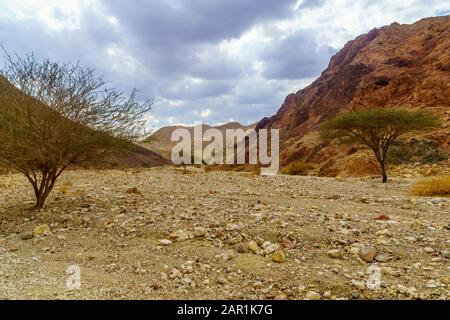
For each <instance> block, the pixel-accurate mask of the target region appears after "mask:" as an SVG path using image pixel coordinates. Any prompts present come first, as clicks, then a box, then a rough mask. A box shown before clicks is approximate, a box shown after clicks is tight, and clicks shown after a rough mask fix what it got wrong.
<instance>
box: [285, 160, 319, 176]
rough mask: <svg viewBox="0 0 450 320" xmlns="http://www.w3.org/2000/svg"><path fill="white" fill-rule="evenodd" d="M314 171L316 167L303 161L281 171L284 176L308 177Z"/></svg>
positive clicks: (293, 163)
mask: <svg viewBox="0 0 450 320" xmlns="http://www.w3.org/2000/svg"><path fill="white" fill-rule="evenodd" d="M313 169H314V165H312V164H310V163H304V162H301V161H296V162H292V163H291V164H289V165H287V166H286V167H284V168H283V169H282V170H281V173H282V174H287V175H291V176H306V175H307V174H308V173H309V172H310V171H311V170H313Z"/></svg>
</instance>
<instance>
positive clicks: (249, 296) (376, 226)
mask: <svg viewBox="0 0 450 320" xmlns="http://www.w3.org/2000/svg"><path fill="white" fill-rule="evenodd" d="M1 40H2V39H0V43H1ZM449 53H450V16H448V15H447V16H439V17H433V18H426V19H422V20H420V21H418V22H415V23H413V24H399V23H393V24H391V25H388V26H385V27H380V28H376V29H373V30H372V31H370V32H368V33H366V34H363V35H361V36H358V37H357V38H356V39H354V40H352V41H350V42H348V43H347V44H346V45H345V46H344V47H343V48H342V49H341V50H339V51H338V52H337V53H335V54H334V55H333V57H332V58H331V61H330V62H329V64H328V67H327V68H326V69H325V70H324V71H323V72H322V73H321V75H320V76H319V77H318V78H317V79H316V80H314V81H313V82H312V83H311V84H310V85H308V86H306V87H305V88H303V89H301V90H299V91H298V92H296V93H292V94H289V95H287V97H286V99H285V101H284V103H283V104H282V106H281V108H280V109H279V110H278V112H277V113H276V114H275V115H272V116H271V115H270V114H268V115H267V117H265V118H263V119H259V120H258V121H257V122H255V123H254V124H245V125H243V124H240V123H239V122H238V121H239V119H237V121H231V122H229V123H227V124H223V125H211V126H209V125H204V126H203V127H202V128H203V130H207V129H216V130H217V131H219V132H222V133H224V132H225V131H226V130H227V129H242V130H253V129H254V130H255V132H259V131H260V130H264V129H269V130H270V129H279V130H280V150H279V151H280V172H279V174H277V175H274V176H263V175H260V174H259V170H260V168H259V167H258V166H247V165H241V166H230V167H227V166H226V165H224V164H220V165H219V164H218V165H206V164H197V165H194V164H187V165H186V164H183V166H181V165H174V164H173V163H172V161H171V151H172V150H173V148H174V146H175V144H176V142H175V141H171V135H172V132H173V131H174V130H175V129H177V128H178V129H179V128H185V129H186V130H187V131H189V132H193V130H194V127H189V126H187V125H186V126H181V125H170V126H165V127H162V128H159V129H158V130H155V132H154V133H153V134H152V135H151V136H149V137H146V139H144V140H140V141H139V142H137V143H135V142H134V141H133V143H131V142H129V141H128V140H130V141H131V139H128V138H129V137H131V135H130V136H127V135H126V134H125V133H123V132H122V131H120V130H121V127H123V125H122V124H121V121H122V120H123V118H124V117H122V116H123V114H124V113H123V112H124V111H126V110H130V109H129V108H133V107H136V106H138V105H139V103H140V102H137V101H134V100H133V99H134V95H132V96H131V98H130V100H126V99H125V98H122V96H121V93H120V94H117V96H116V95H115V94H116V93H112V94H111V95H109V96H107V97H106V98H104V100H102V102H101V103H100V102H98V103H97V104H96V105H95V107H94V108H91V107H86V105H87V104H88V103H89V101H90V100H89V99H84V98H80V99H79V100H80V101H81V102H79V105H78V107H79V110H78V112H74V113H76V115H75V116H74V115H73V114H72V113H71V112H67V110H65V109H61V110H64V112H60V114H58V115H55V114H54V113H53V112H50V113H49V114H50V115H49V116H48V118H45V120H42V121H44V122H45V121H49V123H51V124H50V125H49V126H48V127H49V129H48V128H46V127H45V126H44V127H45V128H46V130H47V131H46V133H45V134H46V136H45V137H46V138H45V139H44V140H43V141H44V142H45V141H58V142H55V144H54V145H55V146H56V145H58V143H59V141H60V140H58V139H59V135H61V136H62V134H61V132H64V134H67V136H70V137H69V138H67V139H72V140H64V143H61V145H63V146H64V149H61V150H62V151H61V150H57V152H56V151H55V150H54V148H51V147H48V146H47V145H45V146H44V142H42V141H41V140H36V141H37V142H36V143H35V144H34V143H28V144H27V145H28V148H30V150H34V149H33V148H35V149H36V150H38V151H39V152H38V151H36V153H35V154H34V153H32V152H31V151H27V152H26V153H21V154H20V157H19V156H16V159H17V162H15V160H13V161H12V160H11V159H12V158H13V156H10V155H11V154H13V152H19V151H21V150H22V149H24V147H23V145H19V144H17V146H16V145H11V144H8V143H6V142H5V143H4V144H3V145H1V144H0V146H4V149H2V150H6V151H1V152H0V158H2V157H3V158H4V159H6V161H5V162H4V163H3V164H2V165H1V166H0V299H13V300H15V299H156V300H159V299H166V300H167V299H168V300H171V299H181V300H215V299H219V300H269V301H270V300H371V299H377V300H396V299H400V300H419V299H420V300H449V299H450V263H449V262H450V216H449V213H450V159H449V153H450V145H449V140H448V139H449V136H450V54H449ZM43 69H45V68H43ZM74 70H77V69H74ZM74 74H76V72H74ZM7 75H8V74H7V73H2V76H1V77H0V107H2V108H3V106H6V105H8V106H9V104H11V105H13V104H12V103H11V101H12V99H13V98H11V97H16V96H19V97H20V99H25V100H23V101H26V103H28V104H30V105H32V104H35V105H36V106H38V107H39V108H42V109H40V110H41V111H40V112H39V113H47V112H48V107H49V106H50V109H51V105H52V103H54V101H55V100H57V101H59V100H64V99H63V98H61V97H60V96H58V97H57V98H55V97H53V96H52V97H51V99H50V98H49V99H48V100H45V99H44V100H40V99H38V98H36V95H35V94H36V93H35V90H30V92H28V91H26V90H22V89H23V88H24V87H26V86H21V85H18V83H19V84H21V82H20V77H18V78H13V77H11V78H8V77H7ZM88 75H89V73H86V74H84V76H83V77H80V78H79V79H86V78H88V79H90V78H89V76H88ZM56 78H57V77H56ZM17 79H19V80H17ZM13 80H17V81H18V82H17V83H15V82H14V81H13ZM22 80H23V79H22ZM55 81H56V82H57V80H55ZM51 82H52V81H49V83H50V84H47V85H51ZM61 83H64V82H61ZM101 84H102V85H103V84H104V83H101ZM64 85H65V83H64ZM100 87H101V86H99V88H100ZM57 89H58V88H57ZM70 89H73V88H72V87H70ZM299 89H300V88H299ZM55 90H56V89H55ZM37 91H39V90H37ZM49 91H50V90H49ZM80 91H81V90H78V89H73V92H72V94H73V96H74V97H75V98H74V97H73V96H71V97H70V99H68V100H74V101H75V100H77V97H78V96H76V95H78V94H80V93H79V92H80ZM52 92H53V91H52ZM64 92H66V91H64ZM105 92H107V94H109V91H107V90H106V91H105ZM133 94H134V93H133ZM286 94H288V92H286ZM24 96H25V98H24ZM94 96H95V99H97V98H98V97H97V96H96V95H93V96H92V97H94ZM29 97H31V100H30V98H29ZM95 99H94V98H93V101H94V100H95ZM115 99H116V100H117V103H116V105H115V107H116V109H114V110H106V109H105V110H103V109H101V108H103V107H104V106H105V105H106V104H107V103H110V102H111V101H113V102H115V101H116V100H115ZM36 100H39V102H38V104H36ZM21 101H22V100H21ZM86 101H88V102H86ZM95 101H96V100H95ZM64 103H66V102H64ZM70 103H72V102H70ZM70 103H69V104H70ZM127 103H129V105H127ZM55 105H58V104H55ZM13 106H14V108H15V107H16V105H13ZM140 106H141V107H142V108H145V107H147V105H145V103H142V104H141V105H140ZM5 108H6V107H5ZM95 108H99V109H98V110H99V113H98V114H101V115H105V114H106V115H112V114H114V115H115V113H117V114H120V115H121V116H113V117H112V118H111V119H110V120H108V121H109V122H107V121H105V122H107V125H105V124H104V123H103V122H102V121H100V120H98V119H97V117H96V116H92V117H91V116H89V118H86V119H84V118H83V121H79V123H78V122H77V121H78V120H77V119H78V118H77V117H79V116H80V115H84V114H89V112H92V110H93V109H94V111H95ZM127 108H128V109H127ZM374 108H379V109H387V110H397V111H399V110H400V111H401V112H403V111H404V112H406V113H405V114H407V115H408V112H410V113H411V114H412V113H413V112H417V113H416V114H418V115H424V114H425V115H430V117H431V116H433V117H434V118H433V119H438V120H439V121H437V120H436V122H435V123H433V124H430V125H429V126H425V125H424V126H423V127H424V128H425V129H423V130H420V131H419V130H415V131H414V130H410V131H407V130H405V133H404V132H403V131H402V132H401V134H400V133H399V134H398V136H397V135H395V137H393V138H392V140H389V145H387V146H386V150H384V151H385V154H383V156H386V159H385V158H382V159H381V158H379V157H378V154H376V156H374V155H373V152H372V151H373V150H374V149H376V148H377V147H378V145H377V147H376V148H372V147H371V145H370V143H352V144H342V143H340V141H338V140H337V139H325V138H324V137H323V134H322V131H323V130H324V129H323V128H324V123H331V122H328V121H330V120H332V119H334V118H336V117H338V116H341V115H343V114H344V115H345V114H348V113H352V112H365V111H368V110H372V109H374ZM149 109H150V108H148V110H149ZM14 110H16V109H14ZM17 110H19V109H17ZM56 110H57V109H56ZM142 110H143V109H142ZM100 111H101V112H102V113H100ZM146 111H147V110H146ZM17 112H19V111H17ZM121 112H122V113H121ZM19 113H20V112H19ZM5 114H6V115H4V114H0V122H1V121H6V120H4V119H7V120H8V119H10V118H8V116H9V113H7V112H6V113H5ZM24 114H26V113H24ZM93 114H94V113H93ZM98 114H96V115H98ZM31 117H32V116H30V118H31ZM99 117H100V116H99ZM405 117H406V116H405ZM25 118H26V117H25ZM94 118H95V119H94ZM125 118H126V117H125ZM2 119H3V120H2ZM14 119H15V120H13V121H17V120H16V118H14ZM36 119H38V120H36V122H39V121H41V120H39V119H40V118H39V116H36ZM49 119H51V120H49ZM55 119H56V120H55ZM61 119H64V120H61ZM338 119H339V118H338ZM85 120H86V121H85ZM127 120H129V119H127ZM58 121H66V122H65V124H64V125H62V126H61V128H60V129H58V130H60V131H55V132H57V133H53V132H52V131H51V130H52V128H54V127H57V126H56V125H54V123H56V122H58ZM89 121H92V122H89ZM430 121H431V120H430ZM433 121H434V120H433ZM2 123H6V122H2ZM91 123H92V124H93V125H91ZM118 123H119V125H118ZM124 123H125V122H124ZM71 126H74V128H75V127H76V130H78V131H77V132H81V135H80V137H81V138H79V139H78V138H75V139H73V137H71V133H70V134H69V133H67V132H68V131H67V132H66V131H62V130H67V128H68V127H71ZM115 126H116V127H117V128H119V129H118V131H117V132H118V133H119V134H116V131H109V130H111V127H115ZM93 128H100V129H99V131H98V132H101V133H102V134H103V133H104V135H101V134H99V133H98V136H97V131H96V130H94V129H93ZM389 129H391V126H389ZM11 130H12V129H11ZM43 130H44V129H43ZM102 130H104V131H102ZM371 130H372V131H370V134H369V136H370V137H373V135H374V134H373V130H375V129H373V128H371ZM8 132H9V131H8V130H6V129H5V130H3V131H0V140H1V139H2V137H5V136H7V135H8V134H9V133H8ZM17 132H18V133H16V135H19V136H20V134H22V133H21V131H17ZM39 132H40V131H39ZM49 132H50V133H49ZM111 132H112V133H111ZM47 133H48V135H47ZM126 133H127V134H128V132H126ZM57 136H58V137H57ZM400 136H401V138H399V137H400ZM105 137H106V138H105ZM394 138H395V139H394ZM17 139H18V140H17V141H20V140H19V138H17ZM30 139H31V140H27V141H34V140H33V139H35V137H34V136H33V137H31V138H30ZM51 139H53V140H51ZM61 139H62V138H61ZM89 139H91V140H89ZM93 139H96V140H93ZM122 140H123V141H126V145H125V149H126V150H127V151H126V152H122V151H121V153H120V154H118V155H117V153H111V154H107V155H106V157H105V158H104V159H105V161H103V160H102V161H100V162H99V161H95V162H93V161H92V159H91V158H90V156H92V155H93V153H90V152H91V151H89V152H88V153H86V155H85V156H84V155H83V156H82V157H81V158H80V159H81V160H79V159H78V158H76V156H74V158H73V159H71V158H70V159H69V160H66V159H64V156H65V154H66V153H69V154H70V156H73V154H77V156H78V153H77V152H78V151H77V149H75V151H72V150H70V152H68V151H67V150H68V148H69V147H67V146H66V145H67V143H66V141H77V143H78V142H79V144H80V145H82V143H84V142H85V143H86V145H88V146H89V148H90V149H89V150H91V149H92V150H95V152H97V151H98V150H97V149H101V151H102V152H103V151H104V150H106V149H107V148H109V147H110V146H111V145H114V148H117V146H118V145H119V144H120V143H121V142H122ZM93 141H94V142H93ZM364 142H365V141H364ZM95 143H101V146H102V147H101V148H100V147H99V148H96V145H94V144H95ZM238 143H239V141H238ZM391 143H392V144H391ZM30 146H32V147H30ZM58 146H59V145H58ZM383 146H384V145H383ZM16 147H17V148H16ZM388 147H389V151H388ZM8 148H9V149H8ZM55 148H56V147H55ZM78 148H81V147H79V146H78ZM16 149H17V150H19V151H17V150H16ZM25 149H26V148H25ZM371 149H372V151H371ZM8 150H9V151H8ZM80 150H81V149H80ZM120 150H122V149H120ZM7 151H8V152H9V153H8V152H7ZM114 151H115V150H114ZM2 152H3V153H2ZM53 152H54V154H56V156H54V157H53V158H52V159H51V161H49V162H42V163H45V165H42V164H41V162H40V159H41V157H42V158H45V156H46V155H48V154H53ZM82 152H83V151H79V154H82ZM92 152H94V151H92ZM273 152H274V151H273ZM23 154H26V156H27V157H29V158H26V157H25V156H24V155H23ZM30 154H32V155H31V156H30ZM99 154H100V153H99ZM14 155H16V154H15V153H14ZM102 156H103V154H102ZM8 157H9V158H8ZM3 158H2V159H3ZM94 158H95V156H94ZM99 159H100V158H99ZM102 159H103V158H102ZM0 160H1V159H0ZM78 160H79V161H78ZM97 160H98V159H97ZM385 160H386V161H385ZM58 161H61V162H58ZM385 162H386V163H385ZM30 163H39V165H36V166H35V167H32V169H30V171H28V169H23V168H26V166H30ZM47 163H50V164H49V165H48V168H47ZM54 163H58V165H55V168H59V167H58V166H61V167H63V169H62V170H61V172H59V171H58V170H56V169H53V167H52V165H54ZM61 163H62V164H61ZM381 163H382V167H380V164H381ZM385 164H386V167H387V176H388V177H389V181H388V183H382V181H381V178H380V177H381V174H382V173H384V174H386V172H382V171H383V169H384V165H385ZM66 169H67V170H66ZM39 170H40V171H39ZM63 170H64V172H63ZM36 172H39V173H38V174H36ZM41 172H42V176H41ZM60 174H61V175H60ZM33 175H34V177H33ZM47 175H48V179H49V182H45V181H44V177H45V178H47ZM39 177H41V178H39ZM385 178H387V177H385ZM33 179H34V180H33ZM39 179H42V180H39ZM40 181H44V182H42V190H41V189H39V188H38V187H39V182H40ZM30 182H31V183H32V184H33V182H35V184H34V185H33V187H34V190H33V188H32V187H31V185H30ZM385 182H386V181H385ZM39 196H41V201H40V200H39ZM36 197H37V199H38V200H37V204H36V199H35V198H36ZM35 204H36V206H35Z"/></svg>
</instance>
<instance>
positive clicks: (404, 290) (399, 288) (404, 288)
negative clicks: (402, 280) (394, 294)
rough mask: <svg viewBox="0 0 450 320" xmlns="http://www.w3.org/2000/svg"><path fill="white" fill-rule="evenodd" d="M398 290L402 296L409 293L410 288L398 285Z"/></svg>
mask: <svg viewBox="0 0 450 320" xmlns="http://www.w3.org/2000/svg"><path fill="white" fill-rule="evenodd" d="M397 290H398V292H399V293H401V294H406V293H407V292H408V288H407V287H405V286H404V285H401V284H399V285H397Z"/></svg>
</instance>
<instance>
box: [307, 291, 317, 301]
mask: <svg viewBox="0 0 450 320" xmlns="http://www.w3.org/2000/svg"><path fill="white" fill-rule="evenodd" d="M320 298H321V297H320V294H319V293H317V292H315V291H308V292H307V293H306V296H305V299H306V300H320Z"/></svg>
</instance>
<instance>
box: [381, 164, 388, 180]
mask: <svg viewBox="0 0 450 320" xmlns="http://www.w3.org/2000/svg"><path fill="white" fill-rule="evenodd" d="M381 172H382V174H383V183H387V182H388V177H387V173H386V164H385V162H384V161H382V162H381Z"/></svg>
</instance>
